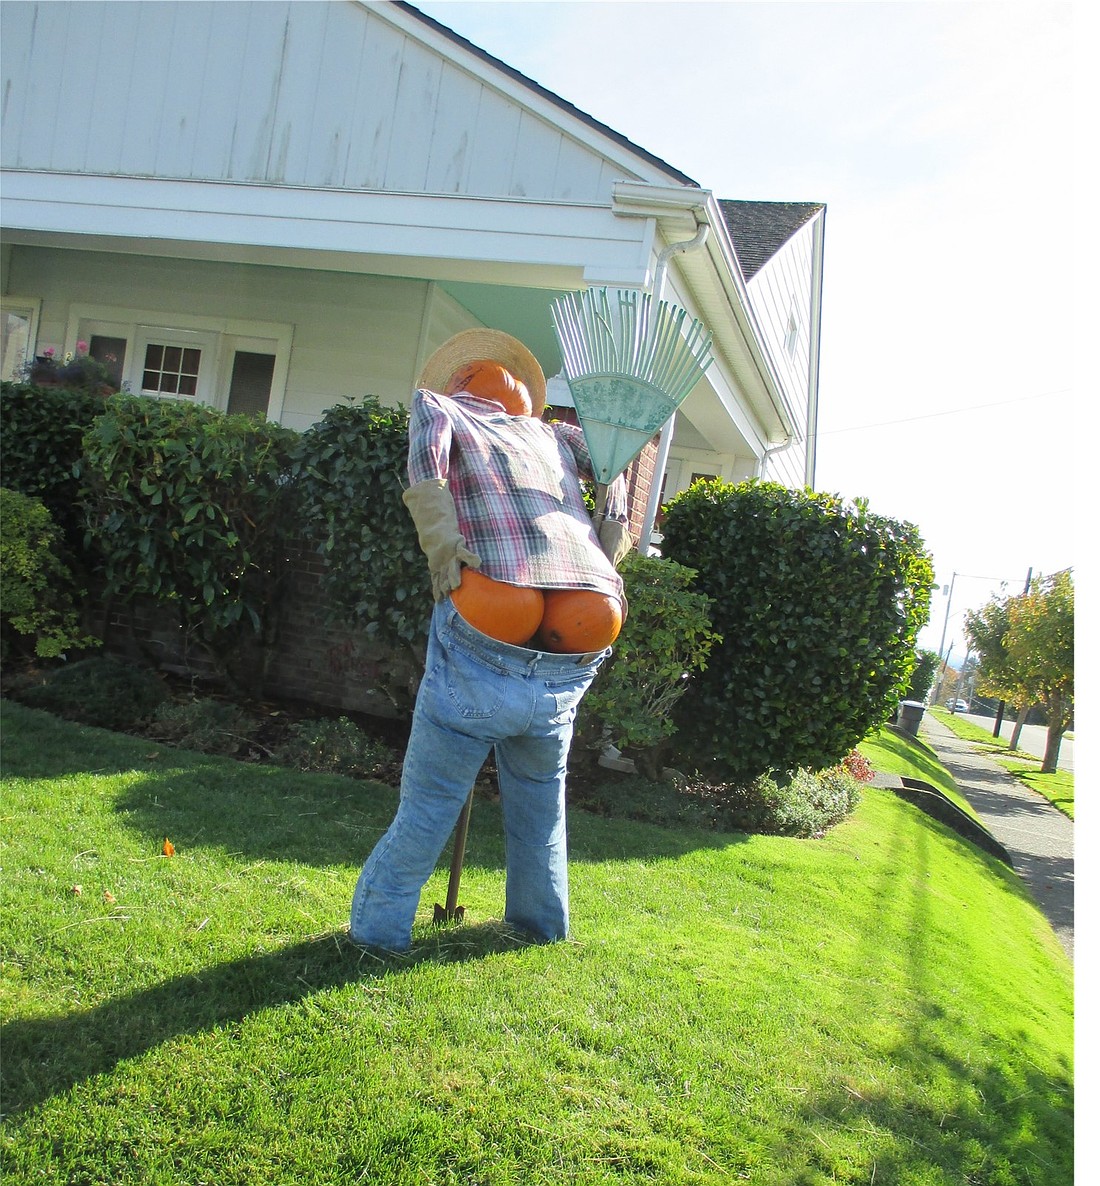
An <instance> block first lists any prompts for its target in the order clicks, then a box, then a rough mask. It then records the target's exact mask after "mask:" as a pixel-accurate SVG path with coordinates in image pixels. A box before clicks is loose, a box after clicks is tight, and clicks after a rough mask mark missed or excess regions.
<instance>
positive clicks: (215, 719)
mask: <svg viewBox="0 0 1100 1186" xmlns="http://www.w3.org/2000/svg"><path fill="white" fill-rule="evenodd" d="M257 729H258V726H257V723H256V722H255V721H254V720H253V719H252V718H251V717H249V715H248V714H247V713H246V712H245V711H244V710H243V709H241V708H239V707H238V706H237V705H235V704H229V703H227V702H225V701H223V700H214V699H211V698H209V697H196V698H194V699H190V700H168V701H166V702H165V703H164V704H162V705H161V706H160V707H159V708H158V709H157V711H156V712H155V713H154V714H153V719H152V720H151V721H150V722H149V726H148V734H149V736H150V737H151V738H153V739H154V740H156V741H163V742H165V743H167V744H168V745H175V746H179V747H180V748H181V749H193V750H198V752H199V753H202V754H222V755H225V756H228V757H232V756H233V755H235V754H239V753H241V752H242V751H247V750H248V749H249V746H250V743H251V741H252V738H253V736H254V734H255V733H256V732H257Z"/></svg>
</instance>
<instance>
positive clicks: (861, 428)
mask: <svg viewBox="0 0 1100 1186" xmlns="http://www.w3.org/2000/svg"><path fill="white" fill-rule="evenodd" d="M1071 390H1072V388H1069V387H1059V388H1058V389H1057V390H1056V391H1043V392H1040V393H1038V394H1037V395H1021V396H1018V397H1017V398H1016V399H1001V400H997V401H996V402H994V403H991V404H968V405H967V406H966V407H965V408H949V409H948V410H947V411H946V412H925V413H924V414H923V415H921V416H905V417H903V418H902V419H900V420H878V421H876V422H875V423H873V424H852V425H849V427H847V428H829V429H825V430H821V429H819V430H818V433H817V435H818V436H819V437H827V436H833V435H834V434H835V433H838V432H865V431H866V430H867V429H869V428H889V427H890V425H892V424H911V423H912V422H913V421H914V420H936V419H939V418H940V417H943V416H962V415H964V414H965V413H967V412H981V411H984V410H985V409H986V408H1003V407H1006V406H1007V405H1008V404H1022V403H1024V402H1026V401H1027V400H1032V399H1050V397H1051V396H1054V395H1066V394H1068V393H1069V392H1070V391H1071Z"/></svg>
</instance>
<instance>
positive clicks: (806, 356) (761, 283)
mask: <svg viewBox="0 0 1100 1186" xmlns="http://www.w3.org/2000/svg"><path fill="white" fill-rule="evenodd" d="M814 235H815V226H814V222H813V221H812V220H811V221H810V222H808V223H807V224H806V225H805V226H803V227H802V228H800V229H799V230H798V231H797V232H796V233H795V234H794V235H793V236H792V237H791V238H790V239H789V240H788V241H787V242H786V243H784V244H783V246H782V247H781V248H780V249H779V251H777V252H776V254H775V255H774V256H772V258H771V259H770V260H768V262H767V263H766V264H765V265H764V266H763V267H762V268H761V269H760V271H759V272H757V273H756V275H755V276H753V277H752V279H751V280H750V281H749V282H748V293H749V300H750V301H751V302H752V307H753V310H754V312H755V313H756V316H757V320H758V323H759V325H760V330H761V333H762V335H763V337H764V340H765V342H766V343H767V347H768V352H769V355H770V358H771V361H772V365H773V368H774V370H775V374H776V378H777V379H778V380H779V384H780V386H781V387H782V389H783V392H784V395H785V396H786V399H787V406H788V407H789V408H790V410H791V414H792V419H793V422H794V423H793V427H794V435H795V441H794V443H793V444H792V445H791V446H790V447H789V448H786V449H782V450H777V451H776V452H775V453H774V454H773V455H772V456H771V457H769V458H768V461H767V466H766V472H765V476H766V477H767V478H768V479H769V480H770V481H775V482H781V483H782V484H783V485H785V486H789V487H791V488H794V489H798V488H800V487H801V486H803V485H804V484H806V483H807V480H808V479H807V473H806V468H807V444H806V442H807V437H808V433H809V428H810V426H809V425H808V422H807V404H808V393H809V388H810V376H811V368H812V367H813V366H814V364H815V360H814V357H813V353H814V350H815V348H816V343H815V342H814V341H813V340H812V332H811V331H812V327H813V319H812V318H813V312H812V301H813V282H814V261H813V254H814ZM792 317H793V318H794V330H793V333H792V332H791V329H792V326H791V319H792Z"/></svg>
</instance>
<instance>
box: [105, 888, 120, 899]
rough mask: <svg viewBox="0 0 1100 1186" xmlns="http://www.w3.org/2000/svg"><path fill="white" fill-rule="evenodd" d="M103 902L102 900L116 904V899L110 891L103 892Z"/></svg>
mask: <svg viewBox="0 0 1100 1186" xmlns="http://www.w3.org/2000/svg"><path fill="white" fill-rule="evenodd" d="M103 900H104V902H117V901H118V899H117V898H116V897H115V896H114V894H112V893H111V891H110V890H104V891H103Z"/></svg>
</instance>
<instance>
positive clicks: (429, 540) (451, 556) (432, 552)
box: [401, 478, 481, 601]
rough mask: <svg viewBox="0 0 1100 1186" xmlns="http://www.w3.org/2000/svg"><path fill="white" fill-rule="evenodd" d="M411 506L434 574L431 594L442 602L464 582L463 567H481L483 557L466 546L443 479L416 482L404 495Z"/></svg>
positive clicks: (421, 545)
mask: <svg viewBox="0 0 1100 1186" xmlns="http://www.w3.org/2000/svg"><path fill="white" fill-rule="evenodd" d="M401 501H402V502H403V503H404V504H405V506H407V507H408V508H409V514H410V515H412V521H413V522H414V523H415V524H416V534H417V537H418V538H419V540H420V547H421V550H422V551H423V553H424V555H425V556H427V557H428V571H429V572H430V573H431V574H432V596H433V597H434V598H435V599H436V601H442V600H443V598H444V597H446V596H447V594H448V593H450V592H451V590H452V589H457V588H458V586H459V584H460V583H461V581H462V566H463V565H464V564H467V565H469V566H470V568H480V567H481V557H480V556H477V555H475V554H474V553H473V552H471V551H470V550H469V548H467V547H466V541H465V540H464V539H463V538H462V536H461V535H460V534H459V530H458V514H457V513H456V511H455V500H454V499H453V498H452V497H451V492H450V491H449V490H448V489H447V483H446V482H445V481H444V480H443V479H442V478H429V479H427V481H424V482H417V483H416V484H415V485H414V486H410V487H409V488H408V490H406V491H405V493H404V494H402V495H401Z"/></svg>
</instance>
